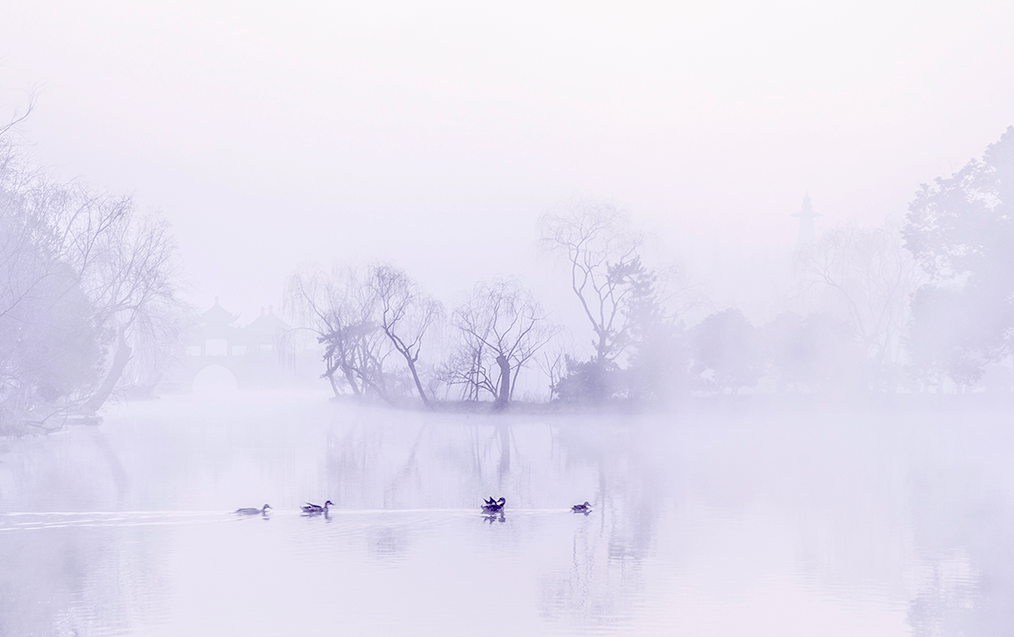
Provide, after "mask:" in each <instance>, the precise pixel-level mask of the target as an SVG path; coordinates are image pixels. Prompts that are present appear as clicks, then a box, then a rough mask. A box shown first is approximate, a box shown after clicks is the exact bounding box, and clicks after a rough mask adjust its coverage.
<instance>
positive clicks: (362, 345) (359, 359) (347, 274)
mask: <svg viewBox="0 0 1014 637" xmlns="http://www.w3.org/2000/svg"><path fill="white" fill-rule="evenodd" d="M285 299H286V306H287V307H288V309H290V310H292V311H294V312H295V313H296V315H297V316H298V317H299V318H300V319H301V320H302V321H303V322H304V323H305V326H306V327H307V328H308V329H310V330H311V331H313V332H314V333H316V334H317V340H318V342H319V343H321V344H322V345H324V363H325V371H324V373H323V374H322V377H324V378H326V379H327V380H328V382H329V383H330V384H331V390H332V391H333V392H334V394H335V396H338V395H340V393H341V392H340V389H339V379H340V380H341V381H343V382H344V383H345V384H346V385H348V387H349V388H350V389H351V390H352V393H353V395H355V396H365V395H373V396H376V397H377V398H380V399H381V400H384V401H386V402H390V401H391V400H392V398H391V395H390V393H389V391H388V383H387V380H386V376H385V373H384V363H385V361H386V359H387V357H388V356H389V354H390V353H391V352H392V351H393V350H392V347H391V345H390V342H389V341H388V339H387V337H386V335H385V334H384V333H383V332H382V331H381V330H380V324H379V322H378V321H377V318H376V312H377V309H378V307H379V306H378V305H377V302H376V297H375V296H373V295H372V294H371V293H370V290H369V289H368V287H367V286H366V284H365V282H364V281H363V280H362V277H361V275H360V274H359V273H358V272H357V271H356V270H354V269H353V268H350V267H339V266H335V267H334V268H332V270H331V272H329V273H325V272H322V271H320V270H319V269H304V270H302V271H300V272H297V273H296V274H294V275H292V276H291V277H289V280H288V282H287V283H286V293H285ZM339 374H340V375H339Z"/></svg>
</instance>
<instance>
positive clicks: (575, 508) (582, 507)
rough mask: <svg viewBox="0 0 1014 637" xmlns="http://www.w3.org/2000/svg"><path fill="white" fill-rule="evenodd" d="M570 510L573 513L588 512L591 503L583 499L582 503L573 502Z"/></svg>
mask: <svg viewBox="0 0 1014 637" xmlns="http://www.w3.org/2000/svg"><path fill="white" fill-rule="evenodd" d="M570 510H571V511H573V512H574V513H588V512H590V511H591V503H590V502H588V501H587V500H585V501H584V504H575V505H574V506H572V507H570Z"/></svg>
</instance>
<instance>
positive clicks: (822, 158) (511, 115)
mask: <svg viewBox="0 0 1014 637" xmlns="http://www.w3.org/2000/svg"><path fill="white" fill-rule="evenodd" d="M1012 33H1014V3H1005V2H927V1H920V2H892V1H876V2H874V1H858V2H857V1H850V2H833V3H832V2H813V1H810V2H787V1H777V2H755V1H751V2H746V1H744V2H725V1H719V2H694V3H664V4H663V3H657V4H656V3H637V2H629V1H628V2H615V3H596V2H546V1H543V2H511V3H494V2H474V1H473V2H458V3H455V2H429V3H418V2H405V3H394V2H360V3H343V2H327V3H310V2H286V3H251V2H220V1H216V0H202V1H201V2H184V1H174V2H171V3H170V2H165V3H137V2H126V1H124V2H70V1H63V2H58V1H47V0H32V1H31V2H29V1H25V0H22V1H19V2H11V1H8V0H0V107H2V109H3V111H2V112H3V113H9V112H10V111H11V110H12V109H14V108H16V107H18V106H23V104H24V103H25V101H26V99H27V98H26V95H27V93H28V92H30V91H31V90H33V88H34V89H35V92H36V95H37V109H36V111H35V112H34V113H33V115H32V117H31V118H30V120H29V121H27V122H26V123H25V125H24V126H23V127H22V135H23V139H24V140H26V141H27V142H29V143H30V144H31V145H30V149H29V150H30V152H31V155H32V157H33V159H34V160H35V161H36V162H37V163H39V164H41V165H43V166H45V167H47V168H48V169H50V170H51V171H52V173H53V174H55V175H59V176H61V177H80V178H82V179H84V180H86V181H87V182H89V183H91V184H92V185H93V186H95V187H97V188H100V189H105V190H109V191H113V192H129V193H133V194H134V196H135V198H136V200H137V202H138V203H139V204H140V206H141V207H142V209H147V208H157V209H159V210H160V211H161V212H162V213H163V214H164V215H165V216H166V217H167V218H168V219H169V220H170V221H171V223H172V224H173V227H174V230H175V233H176V236H177V238H178V241H179V244H180V247H181V251H182V255H183V257H184V260H185V265H186V268H187V271H188V273H189V275H190V278H191V280H192V282H193V284H194V300H195V302H196V304H197V305H198V306H202V307H200V309H203V307H205V306H207V305H208V304H210V303H211V301H212V300H213V298H214V296H221V297H222V302H223V304H224V305H226V306H227V307H229V308H230V309H233V310H234V311H242V312H243V313H244V317H245V319H251V318H253V316H254V315H255V314H256V313H257V311H258V309H259V307H260V306H266V305H269V304H275V305H277V304H278V303H279V300H280V296H281V288H282V284H283V281H284V279H285V277H286V276H287V275H288V274H289V273H290V272H291V271H292V270H294V269H295V267H296V266H297V265H298V264H299V263H301V262H305V261H311V260H313V261H319V262H323V263H329V262H332V261H335V260H353V261H360V262H363V261H370V260H384V261H389V262H392V263H394V264H395V265H399V266H401V267H404V268H405V269H406V270H407V271H408V272H409V273H410V274H411V275H412V276H414V277H415V278H416V279H418V280H419V281H420V282H421V283H422V284H423V285H424V286H425V287H426V288H427V289H428V290H429V291H431V292H432V293H433V294H434V295H436V296H437V297H439V298H441V299H442V300H444V301H445V302H448V303H453V302H454V301H456V300H457V299H458V298H459V295H460V294H461V293H462V292H463V291H465V290H467V289H469V288H470V287H471V286H472V285H473V284H474V283H475V282H476V281H477V280H479V279H484V278H489V277H491V276H493V275H495V274H500V273H504V274H520V275H523V276H525V277H526V279H527V280H529V281H530V282H532V284H533V287H536V288H537V289H538V290H541V292H542V294H543V295H546V294H549V295H552V294H553V293H554V290H556V288H554V287H553V285H543V283H541V282H540V281H539V279H538V277H539V276H541V275H542V274H545V273H546V272H547V271H549V270H550V268H549V264H548V263H547V262H546V261H545V260H544V259H539V258H537V255H536V251H535V248H534V243H535V240H536V238H537V230H536V219H537V218H538V216H539V215H540V214H541V213H543V212H544V211H546V210H547V209H549V208H551V207H552V206H554V205H556V204H558V203H560V202H562V201H567V200H569V199H571V198H573V197H575V196H584V197H597V198H604V199H609V200H612V201H613V202H615V203H617V204H619V205H622V206H624V207H625V208H626V209H627V210H629V211H630V213H631V215H632V216H633V218H634V219H635V220H636V221H637V222H638V223H639V224H641V225H642V226H643V227H645V228H646V229H647V230H648V231H649V232H650V234H651V236H653V237H654V238H656V239H657V243H658V244H660V245H662V246H664V251H666V252H667V253H669V254H670V256H673V257H677V256H679V257H682V258H684V259H686V260H687V261H688V262H690V263H691V264H692V265H693V266H694V267H697V268H700V269H702V270H703V269H706V268H707V264H708V263H709V255H710V254H711V253H712V252H714V251H716V250H717V251H718V252H719V253H720V254H722V255H726V256H725V257H723V259H724V261H723V262H724V263H725V264H726V265H728V266H729V267H734V266H735V265H736V263H738V261H737V260H736V257H741V256H742V255H744V254H747V253H750V252H751V251H755V250H759V251H763V250H765V249H768V248H771V247H772V246H774V247H778V246H785V245H791V243H792V241H793V240H794V238H795V224H796V221H795V220H794V219H793V218H791V217H790V216H789V215H790V214H792V213H794V212H797V211H798V210H799V207H800V204H801V201H802V197H803V194H804V193H806V192H809V194H810V196H811V197H812V199H813V206H814V208H815V209H816V210H817V211H818V212H820V213H822V214H823V215H824V216H823V217H821V218H820V219H819V220H818V230H819V229H820V227H821V225H823V226H825V227H826V225H828V224H833V223H837V222H841V221H844V220H846V219H849V218H856V219H858V220H860V221H861V222H863V223H876V222H879V221H880V220H881V219H882V218H883V217H884V216H885V215H887V214H894V215H895V216H899V217H900V216H903V215H904V213H905V210H906V207H907V205H908V202H909V201H910V200H911V198H912V196H913V193H914V192H915V190H916V188H917V187H918V185H919V183H921V182H924V181H928V180H931V179H933V178H934V177H936V176H939V175H946V174H950V172H952V171H954V170H956V169H957V168H959V167H960V166H961V165H963V164H964V163H965V162H967V161H968V160H969V159H971V158H972V157H976V156H979V155H981V153H982V151H983V149H984V148H985V146H986V145H987V144H989V143H992V142H994V141H996V140H997V139H998V138H999V137H1000V135H1001V134H1002V133H1003V131H1004V129H1005V128H1006V127H1007V126H1008V125H1011V124H1014V108H1012V105H1014V64H1012V63H1011V61H1012V60H1014V37H1012ZM728 255H732V256H728ZM554 276H555V275H554ZM554 285H555V284H554ZM561 294H562V292H561ZM544 302H545V303H546V305H548V306H550V307H553V306H554V302H555V300H554V299H544ZM566 302H567V303H569V302H570V301H569V299H568V300H567V301H566Z"/></svg>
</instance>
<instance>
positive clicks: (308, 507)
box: [300, 500, 334, 515]
mask: <svg viewBox="0 0 1014 637" xmlns="http://www.w3.org/2000/svg"><path fill="white" fill-rule="evenodd" d="M330 506H334V502H332V501H330V500H328V501H327V502H325V503H324V506H320V505H319V504H314V503H313V502H307V503H306V504H304V505H303V506H302V507H300V508H301V509H302V510H303V515H320V514H321V513H323V514H324V515H327V508H328V507H330Z"/></svg>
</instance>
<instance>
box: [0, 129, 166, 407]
mask: <svg viewBox="0 0 1014 637" xmlns="http://www.w3.org/2000/svg"><path fill="white" fill-rule="evenodd" d="M0 225H2V226H3V227H2V232H0V277H3V281H2V285H3V288H2V292H0V319H9V320H10V321H11V322H9V323H6V324H4V325H0V332H3V334H2V335H0V340H4V339H5V338H7V337H11V338H13V341H10V342H11V343H13V344H14V346H13V347H12V348H10V349H7V350H6V351H3V352H0V359H2V360H0V367H4V368H5V369H7V370H8V371H10V370H13V372H14V373H13V375H8V378H9V379H11V380H9V381H4V383H3V387H2V388H0V393H3V394H4V395H5V396H7V397H12V396H14V394H19V395H20V396H21V398H19V399H18V401H21V402H20V404H21V407H19V409H21V411H23V412H25V413H27V412H26V411H25V410H31V409H33V408H34V407H33V405H34V406H39V407H40V408H41V406H42V405H44V404H45V405H50V407H49V408H50V409H53V410H55V411H54V412H52V413H56V412H59V411H66V410H67V409H70V408H74V407H84V408H87V409H90V410H92V411H94V410H96V409H98V408H99V407H101V406H102V404H103V403H104V402H105V400H106V399H107V398H108V397H109V395H110V394H111V393H112V391H113V389H114V388H115V387H116V386H117V384H118V383H119V381H120V380H121V379H122V378H123V372H124V369H125V368H126V366H127V364H128V363H129V362H130V361H131V358H132V351H133V348H136V347H141V348H142V349H143V350H144V351H145V352H146V354H151V353H153V352H155V351H156V350H158V351H170V350H172V349H173V348H175V347H176V345H177V343H178V338H177V336H178V331H179V328H180V316H181V312H180V310H181V307H182V304H181V303H180V301H179V299H178V298H177V292H176V290H177V280H178V278H177V277H178V273H177V268H176V248H175V243H174V242H173V239H172V237H171V235H170V234H169V228H168V225H167V224H166V223H165V222H164V221H161V220H159V219H157V218H155V217H154V216H151V217H148V218H145V219H139V218H138V217H137V215H135V213H134V207H133V203H132V202H131V200H130V198H129V197H119V198H118V197H110V196H105V195H95V194H93V193H91V192H89V191H88V190H87V189H85V188H84V187H82V186H80V185H77V184H70V185H64V184H57V183H54V182H52V181H50V180H48V179H46V177H45V176H44V175H42V174H41V173H38V172H35V171H31V170H29V169H27V168H26V167H25V166H24V165H23V164H22V163H21V162H20V159H19V157H18V155H17V153H16V152H15V149H14V147H13V146H12V145H11V144H10V143H9V142H6V141H4V140H0ZM110 350H113V351H114V354H113V355H112V357H107V356H106V352H108V351H110ZM146 359H149V360H150V358H149V357H148V356H146ZM25 364H28V365H30V367H31V368H32V369H33V370H35V371H34V372H32V373H29V372H28V371H27V369H26V368H23V365H25ZM98 378H101V379H102V380H101V382H96V379H98ZM15 402H17V401H15Z"/></svg>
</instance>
